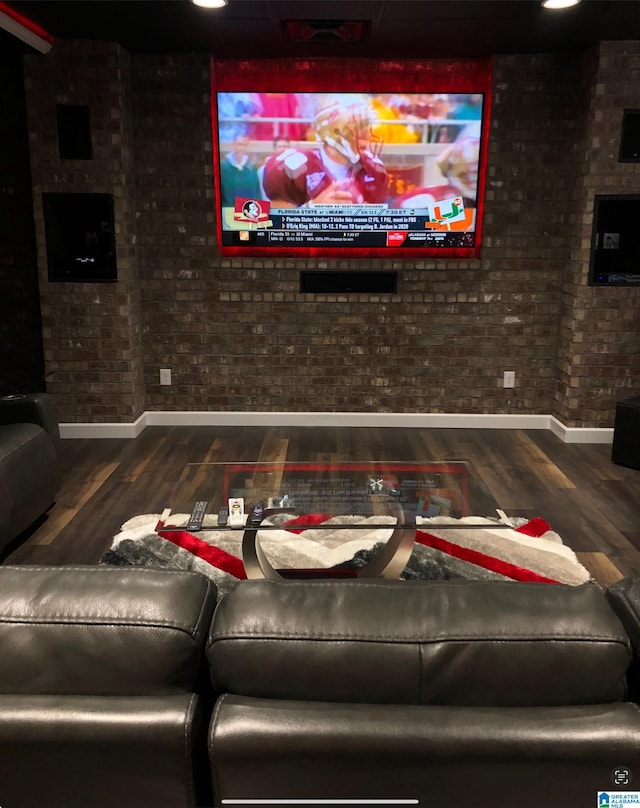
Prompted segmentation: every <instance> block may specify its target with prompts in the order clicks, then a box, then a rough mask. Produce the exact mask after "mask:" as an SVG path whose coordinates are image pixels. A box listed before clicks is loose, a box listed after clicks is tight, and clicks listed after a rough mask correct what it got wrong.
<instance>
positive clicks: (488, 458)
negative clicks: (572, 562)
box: [2, 427, 640, 586]
mask: <svg viewBox="0 0 640 808" xmlns="http://www.w3.org/2000/svg"><path fill="white" fill-rule="evenodd" d="M284 459H286V460H289V461H316V462H321V461H340V460H342V461H346V460H368V459H372V460H388V461H391V460H402V461H407V462H410V461H436V460H466V461H468V462H469V463H470V464H471V466H472V471H473V474H474V478H475V482H476V485H475V486H474V488H473V491H474V494H473V497H474V501H472V502H471V508H472V512H474V513H476V514H478V515H493V511H492V508H493V507H494V500H495V502H497V503H498V505H499V506H500V507H501V508H502V509H503V510H504V511H506V513H507V514H508V515H510V516H526V517H533V516H541V517H543V518H544V519H546V520H547V521H548V522H549V523H550V524H551V525H552V526H553V528H554V529H555V530H556V531H557V532H558V533H559V534H560V535H561V536H562V537H563V539H564V541H565V543H566V544H568V545H569V546H570V547H572V548H573V549H574V550H575V551H576V552H577V553H578V556H579V558H580V560H581V561H582V563H583V564H584V565H585V566H586V567H587V568H588V569H589V570H590V571H591V573H592V575H593V576H594V578H595V579H596V580H597V581H598V582H599V583H601V584H602V585H605V586H606V585H608V584H610V583H612V582H614V581H615V580H618V579H619V578H621V577H628V576H630V577H635V576H639V575H640V471H635V470H633V469H628V468H624V467H622V466H617V465H615V464H614V463H612V462H611V447H610V446H609V445H606V444H565V443H563V442H562V441H560V440H559V439H558V438H556V437H555V436H554V435H553V434H552V433H551V432H549V431H547V430H501V429H400V428H372V427H362V428H344V427H335V428H334V427H292V428H275V427H274V428H260V427H148V428H147V429H145V431H144V432H143V433H142V434H141V435H139V436H138V437H137V438H135V439H133V440H116V439H96V440H88V439H83V440H64V441H62V458H61V462H62V485H61V489H60V493H59V496H58V499H57V501H56V502H55V504H54V505H53V506H52V508H51V509H50V511H49V513H48V515H47V517H46V518H45V519H44V520H42V522H41V523H39V524H38V525H36V526H35V527H34V528H33V529H32V530H31V531H30V532H28V534H26V535H25V536H22V537H20V540H19V541H18V542H15V543H14V544H13V545H12V546H11V547H10V548H9V549H8V551H6V552H5V554H4V556H3V558H2V563H5V564H53V565H60V564H94V563H97V562H98V561H99V560H100V558H101V557H102V555H103V554H104V553H105V551H106V550H107V549H108V547H109V545H110V543H111V539H112V537H113V536H114V535H115V534H116V533H117V532H118V529H119V527H120V525H121V524H122V523H123V522H124V521H126V520H127V519H129V518H130V517H132V516H135V515H136V514H140V513H160V512H161V511H162V510H163V508H165V507H166V506H168V505H171V503H172V497H173V496H174V491H175V488H176V485H177V484H178V483H179V482H180V480H181V479H182V480H184V479H185V477H186V476H188V475H189V474H193V467H191V471H189V468H190V467H189V464H191V463H202V462H212V461H231V460H235V461H241V460H245V461H253V460H265V461H268V460H284Z"/></svg>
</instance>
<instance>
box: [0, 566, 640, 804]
mask: <svg viewBox="0 0 640 808" xmlns="http://www.w3.org/2000/svg"><path fill="white" fill-rule="evenodd" d="M215 602H216V592H215V587H214V586H213V585H212V584H211V582H210V581H208V579H206V578H204V577H203V576H200V575H199V574H197V573H192V572H178V571H167V570H152V569H140V568H112V567H60V568H56V567H50V568H41V567H30V566H20V567H18V566H4V567H3V566H0V659H1V660H2V662H1V664H0V805H2V806H3V808H26V807H27V806H30V807H31V808H35V807H37V808H62V807H63V806H69V808H74V807H75V806H77V807H78V808H79V807H80V806H82V808H92V807H95V808H112V806H114V805H119V806H127V808H164V806H166V808H182V806H209V805H215V806H222V805H228V804H230V803H229V802H228V801H230V800H238V801H243V800H244V801H246V800H250V799H257V800H260V799H262V800H264V799H270V800H296V799H297V800H302V799H305V800H313V799H327V800H333V801H334V802H333V804H334V805H335V804H338V805H339V804H340V801H341V800H347V799H350V800H353V799H360V800H362V799H396V800H397V799H407V800H412V799H413V800H419V805H421V806H429V808H469V807H470V806H473V808H492V806H500V808H528V807H529V806H534V805H535V806H536V807H537V806H539V805H554V806H555V805H558V806H559V805H562V806H563V808H565V807H566V806H568V807H569V808H584V806H589V805H595V804H596V802H595V800H596V793H597V791H611V790H614V786H613V785H612V781H611V777H612V773H613V771H614V770H617V769H619V768H620V767H627V768H629V769H631V770H632V772H635V776H636V777H638V776H640V771H639V770H640V709H639V708H638V706H637V704H636V703H634V702H633V701H631V700H630V694H629V689H628V687H629V677H631V685H632V687H636V686H637V682H638V679H637V677H638V672H637V664H638V657H637V649H638V647H640V642H639V640H640V583H638V582H624V583H622V584H619V585H617V586H616V587H613V588H612V589H611V590H610V592H609V593H608V596H607V594H605V593H603V592H602V591H601V590H600V589H599V588H598V587H597V586H595V585H584V586H581V587H575V588H572V587H567V586H554V585H546V584H522V583H514V584H510V583H506V582H424V581H420V582H419V581H416V582H402V581H382V580H373V581H363V580H357V581H353V580H348V581H347V580H342V581H326V580H325V581H283V582H275V581H243V582H241V583H240V584H239V585H238V586H237V587H236V588H235V589H234V590H233V591H232V592H231V593H229V594H227V595H225V596H224V597H223V598H222V599H220V600H219V602H218V604H217V606H215ZM214 606H215V612H214ZM616 612H617V614H616ZM634 648H635V649H636V650H635V654H636V656H635V658H634ZM634 692H635V693H636V694H637V689H636V691H634ZM635 697H636V698H637V695H636V696H635ZM225 801H227V802H225ZM235 804H239V803H235Z"/></svg>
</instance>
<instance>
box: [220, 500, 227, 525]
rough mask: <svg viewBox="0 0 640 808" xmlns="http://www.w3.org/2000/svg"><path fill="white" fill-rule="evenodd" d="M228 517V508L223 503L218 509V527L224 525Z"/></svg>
mask: <svg viewBox="0 0 640 808" xmlns="http://www.w3.org/2000/svg"><path fill="white" fill-rule="evenodd" d="M228 519H229V508H227V506H226V505H223V507H222V508H220V510H219V511H218V525H219V526H220V527H224V526H225V525H226V524H227V521H228Z"/></svg>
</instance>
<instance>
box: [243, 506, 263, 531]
mask: <svg viewBox="0 0 640 808" xmlns="http://www.w3.org/2000/svg"><path fill="white" fill-rule="evenodd" d="M263 518H264V502H257V503H256V504H255V505H254V506H253V510H252V511H251V513H250V514H249V518H248V519H247V525H249V526H253V525H255V526H257V525H259V524H260V522H262V519H263Z"/></svg>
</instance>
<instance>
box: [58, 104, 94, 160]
mask: <svg viewBox="0 0 640 808" xmlns="http://www.w3.org/2000/svg"><path fill="white" fill-rule="evenodd" d="M56 118H57V125H58V154H59V156H60V159H61V160H91V159H92V158H93V148H92V146H91V123H90V121H89V107H87V106H78V105H74V104H58V105H57V107H56Z"/></svg>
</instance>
